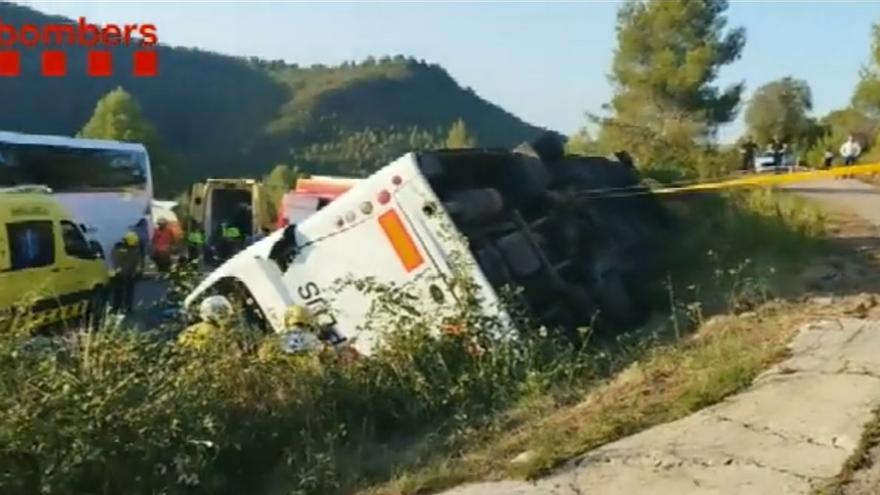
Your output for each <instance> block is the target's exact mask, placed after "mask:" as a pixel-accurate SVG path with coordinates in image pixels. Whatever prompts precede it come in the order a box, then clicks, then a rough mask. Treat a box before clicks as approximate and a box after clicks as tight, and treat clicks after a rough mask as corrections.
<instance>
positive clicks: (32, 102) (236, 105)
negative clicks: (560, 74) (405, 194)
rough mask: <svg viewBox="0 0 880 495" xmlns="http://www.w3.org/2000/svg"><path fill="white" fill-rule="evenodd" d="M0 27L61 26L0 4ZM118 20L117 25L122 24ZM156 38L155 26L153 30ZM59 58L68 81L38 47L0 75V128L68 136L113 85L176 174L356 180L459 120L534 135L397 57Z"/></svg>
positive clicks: (177, 52) (433, 71)
mask: <svg viewBox="0 0 880 495" xmlns="http://www.w3.org/2000/svg"><path fill="white" fill-rule="evenodd" d="M0 19H2V21H3V23H4V24H12V25H15V26H21V25H22V24H37V25H40V24H44V23H47V22H55V23H57V22H64V21H65V20H64V19H61V18H58V17H54V16H48V15H45V14H42V13H40V12H37V11H35V10H32V9H30V8H27V7H22V6H18V5H14V4H10V3H0ZM125 21H126V20H125V19H121V20H120V22H121V23H124V22H125ZM157 32H158V35H159V39H160V42H161V39H162V26H158V30H157ZM66 50H67V51H68V75H67V76H65V77H59V78H52V77H44V76H42V75H40V49H39V48H33V49H26V48H22V49H21V52H22V74H21V75H20V76H18V77H6V78H0V129H3V130H11V131H19V132H32V133H53V134H68V135H69V134H74V133H76V132H77V131H78V130H79V129H80V128H81V127H82V126H83V124H84V123H85V122H86V121H87V120H88V119H89V117H90V115H91V113H92V111H93V110H94V107H95V103H96V102H97V100H98V99H99V98H100V97H101V96H103V95H104V94H106V93H107V92H108V91H110V90H112V89H113V88H115V87H117V86H122V87H123V88H124V89H125V90H126V91H128V92H129V93H131V94H132V95H134V97H135V98H136V99H137V101H138V102H139V103H140V104H141V106H142V108H143V113H144V115H145V116H146V117H147V119H149V120H150V121H151V122H152V123H153V124H154V125H155V126H156V127H157V129H158V131H159V134H160V136H161V138H162V141H163V142H164V144H165V146H166V147H167V148H168V149H169V150H171V151H173V152H174V153H177V154H178V155H179V156H181V158H182V163H183V165H182V167H183V168H184V170H182V171H181V172H183V173H182V174H181V176H185V178H186V179H188V180H189V179H196V178H201V177H205V176H210V175H231V174H237V175H252V176H257V175H262V174H263V173H265V172H266V171H268V169H269V168H271V166H272V165H274V164H276V163H282V162H283V163H288V164H291V165H296V166H298V167H300V168H303V169H305V170H311V171H317V172H320V173H357V172H362V171H365V170H369V169H372V168H375V167H377V166H379V165H381V162H382V161H384V160H386V159H387V158H390V157H393V156H396V155H397V154H399V153H400V152H401V151H404V150H406V149H409V148H419V147H425V146H434V145H439V144H440V143H441V142H442V140H443V138H444V137H445V135H446V132H447V130H448V129H449V127H450V126H451V124H452V123H453V122H454V121H455V120H457V119H459V118H461V119H463V120H464V121H465V123H466V124H467V127H468V129H469V130H470V131H471V132H472V133H473V134H474V135H475V136H476V138H477V140H478V143H479V144H480V145H484V146H510V145H513V144H516V143H518V142H520V141H522V140H524V139H528V138H530V137H532V136H534V135H535V134H536V133H537V132H538V129H536V128H535V127H533V126H531V125H529V124H527V123H525V122H523V121H522V120H520V119H518V118H517V117H515V116H514V115H512V114H510V113H508V112H506V111H504V110H503V109H501V108H499V107H498V106H496V105H493V104H492V103H490V102H488V101H486V100H484V99H482V98H480V97H479V96H478V95H476V94H475V93H474V92H473V91H471V90H470V89H465V88H462V87H461V86H459V85H458V84H457V83H456V82H455V80H453V79H452V77H450V75H449V74H448V73H447V72H446V71H445V70H443V69H442V68H441V67H439V66H437V65H430V64H426V63H424V62H419V61H416V60H413V59H406V58H403V57H394V58H389V57H386V58H381V59H378V60H373V59H368V60H366V61H363V62H360V63H357V64H354V63H352V64H344V65H342V66H338V67H323V66H313V67H308V68H304V67H297V66H294V65H288V64H284V63H282V62H269V61H261V60H257V59H242V58H236V57H231V56H226V55H221V54H217V53H211V52H205V51H201V50H193V49H187V48H178V47H167V46H160V47H159V48H158V50H159V54H158V59H159V76H158V77H140V78H136V77H133V76H132V75H131V73H132V61H131V56H130V54H128V53H123V52H125V51H126V50H129V49H128V48H115V49H114V50H116V51H117V53H116V54H114V71H113V76H111V77H107V78H96V77H88V76H87V75H86V74H85V67H86V62H85V57H86V54H85V51H86V50H85V48H82V47H71V48H66Z"/></svg>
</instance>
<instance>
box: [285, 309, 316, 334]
mask: <svg viewBox="0 0 880 495" xmlns="http://www.w3.org/2000/svg"><path fill="white" fill-rule="evenodd" d="M314 319H315V318H314V316H313V315H312V312H311V311H309V308H307V307H305V306H300V305H299V304H294V305H293V306H290V307H289V308H287V311H286V312H285V313H284V326H285V327H287V328H292V327H295V326H309V325H311V324H312V323H313V322H314Z"/></svg>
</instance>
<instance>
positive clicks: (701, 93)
mask: <svg viewBox="0 0 880 495" xmlns="http://www.w3.org/2000/svg"><path fill="white" fill-rule="evenodd" d="M727 7H728V2H727V1H726V0H702V1H698V2H695V1H693V0H629V1H627V2H626V3H625V4H624V5H623V6H622V7H621V8H620V10H619V11H618V18H617V43H618V46H617V49H616V50H615V52H614V61H613V64H612V74H611V80H612V82H613V84H614V86H615V94H614V96H613V98H612V100H611V103H610V104H609V105H607V106H606V109H608V110H610V111H611V112H612V116H611V117H610V118H605V119H599V120H600V123H601V124H602V131H601V133H600V140H603V141H609V140H610V141H611V143H610V144H611V145H612V146H623V147H627V148H633V151H635V152H636V154H639V151H640V150H639V148H642V150H641V154H643V155H644V154H648V153H650V152H651V151H653V148H657V147H658V146H657V145H659V147H660V148H667V149H668V148H669V147H670V144H672V145H678V144H681V145H683V146H692V145H693V144H694V141H700V140H702V141H705V140H706V139H707V138H711V137H714V135H715V131H716V130H717V126H718V125H719V124H722V123H725V122H730V121H731V120H733V118H734V116H735V115H736V111H737V109H738V106H739V103H740V97H741V94H742V89H743V85H742V83H739V84H735V85H733V86H730V87H728V88H726V89H725V90H723V91H722V90H720V89H719V88H717V87H715V86H712V83H713V81H714V80H715V79H716V78H717V76H718V71H719V69H720V68H721V67H723V66H724V65H727V64H730V63H731V62H733V61H735V60H736V59H737V58H739V56H740V53H741V52H742V48H743V45H744V43H745V31H744V30H743V29H742V28H736V29H732V30H726V25H727V19H726V18H725V17H724V15H723V14H724V12H725V11H726V10H727ZM679 141H681V143H679ZM646 145H651V146H653V148H651V149H649V148H647V147H646ZM640 158H642V160H644V159H647V158H651V157H648V156H642V157H640Z"/></svg>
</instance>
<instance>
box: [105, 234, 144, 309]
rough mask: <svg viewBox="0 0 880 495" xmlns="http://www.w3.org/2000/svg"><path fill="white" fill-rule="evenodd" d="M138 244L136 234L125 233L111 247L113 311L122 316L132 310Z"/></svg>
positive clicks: (138, 256)
mask: <svg viewBox="0 0 880 495" xmlns="http://www.w3.org/2000/svg"><path fill="white" fill-rule="evenodd" d="M140 255H141V250H140V242H139V239H138V235H137V233H136V232H133V231H129V232H126V233H125V235H124V236H123V237H122V240H121V241H119V242H117V243H116V245H114V246H113V252H112V260H113V268H114V269H113V280H112V282H111V284H112V286H113V309H114V310H115V311H118V312H121V313H123V314H129V313H131V311H132V309H133V308H134V290H135V286H136V282H137V271H138V264H139V263H140Z"/></svg>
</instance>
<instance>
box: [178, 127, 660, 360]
mask: <svg viewBox="0 0 880 495" xmlns="http://www.w3.org/2000/svg"><path fill="white" fill-rule="evenodd" d="M555 136H556V135H553V134H548V135H545V136H542V137H541V138H540V139H538V140H536V141H535V142H533V143H524V144H523V145H521V146H520V147H518V148H517V149H515V150H504V149H463V150H434V151H425V152H418V153H416V152H411V153H407V154H405V155H404V156H402V157H400V158H398V159H397V160H395V161H393V162H392V163H390V164H389V165H387V166H385V167H384V168H382V169H380V170H379V171H377V172H375V173H374V174H372V175H371V176H369V177H367V178H365V179H362V180H360V181H358V182H357V183H355V184H353V185H352V186H351V187H350V188H349V189H348V190H347V191H346V192H345V193H344V194H342V195H340V196H339V197H337V198H336V199H335V200H333V201H331V202H329V203H328V204H327V205H326V206H324V207H323V208H321V209H320V211H317V212H315V213H314V214H312V215H310V216H308V217H307V218H305V219H304V220H303V221H302V222H300V223H297V224H291V225H288V226H286V227H285V228H283V229H279V230H276V231H275V232H273V233H272V234H270V235H269V236H267V237H266V238H264V239H263V240H261V241H259V242H256V243H254V244H253V245H251V246H249V247H248V248H246V249H245V250H244V251H242V252H240V253H239V254H238V255H236V256H234V257H232V258H231V259H229V260H228V261H227V262H226V263H224V264H223V265H221V266H220V267H219V268H217V269H216V270H215V271H213V272H211V273H210V274H208V275H207V277H206V278H205V279H204V280H203V281H202V282H201V283H200V284H199V285H198V286H197V287H196V288H195V289H194V290H193V291H192V292H191V293H190V294H189V295H188V296H187V298H186V299H185V301H184V306H185V307H192V306H193V305H195V304H197V303H198V301H200V300H201V299H202V298H204V297H206V296H207V295H211V294H216V293H221V294H231V293H239V294H242V293H243V294H244V296H245V297H244V298H245V300H246V301H248V302H249V305H248V308H249V310H248V311H249V314H251V313H252V316H253V319H255V320H259V321H262V322H264V323H265V327H266V328H267V329H269V330H271V331H275V332H285V331H286V330H287V329H286V328H285V321H284V320H285V318H284V315H285V313H286V311H287V309H288V308H290V307H291V306H293V305H299V306H305V307H307V308H309V309H311V310H312V313H313V314H315V315H316V316H317V319H318V322H319V326H320V328H321V329H324V330H326V329H331V330H332V332H328V335H332V336H333V337H332V339H331V342H330V343H331V344H333V345H335V346H340V347H344V348H347V349H353V350H354V351H356V352H357V353H358V354H361V355H370V354H372V353H373V352H374V350H375V349H376V346H377V345H378V344H379V343H381V342H382V341H383V332H384V331H386V329H387V328H388V327H393V326H394V325H393V323H392V324H389V325H386V326H385V327H386V329H378V331H377V329H376V328H372V327H373V325H371V324H370V320H371V315H372V314H374V313H373V310H374V309H375V304H376V302H377V300H378V299H379V294H378V293H377V292H376V291H371V290H370V289H369V288H367V289H365V287H368V286H369V287H393V288H395V290H399V291H401V292H402V293H406V294H407V295H408V296H410V297H411V300H412V302H413V307H414V308H415V310H414V311H416V312H417V313H418V314H421V315H440V314H444V313H449V311H450V309H451V308H455V307H458V306H459V305H461V304H465V303H466V302H468V303H470V302H473V301H478V304H479V307H480V308H482V311H483V312H484V313H485V316H486V317H487V318H490V319H492V320H493V321H495V322H497V323H496V324H494V327H493V328H494V330H493V331H495V332H497V334H498V335H515V334H516V333H517V332H518V331H519V330H521V329H519V328H517V325H516V324H514V320H515V318H514V315H517V317H516V320H517V321H519V316H518V315H519V314H520V310H523V311H525V312H526V314H528V315H529V318H530V319H531V320H532V321H534V322H535V323H536V324H540V325H545V326H547V327H548V328H554V329H556V328H558V329H559V330H560V331H561V332H562V334H563V335H564V336H565V337H567V338H570V339H571V340H572V341H573V342H575V343H578V338H579V337H578V336H579V335H580V333H579V329H580V328H581V327H586V326H591V325H593V323H595V322H596V321H597V320H599V321H605V322H607V323H608V324H609V325H608V326H609V328H614V329H618V330H620V329H625V328H627V327H631V326H632V325H635V324H638V323H639V322H641V321H644V319H645V318H646V317H647V315H648V313H649V311H650V308H648V307H647V302H648V298H647V294H646V289H647V288H648V287H650V286H651V285H652V284H651V281H652V280H653V279H655V278H657V277H656V275H657V274H658V272H657V271H656V270H654V271H652V270H651V269H650V268H651V267H652V266H653V263H654V261H655V259H654V257H653V254H655V253H656V252H657V249H656V246H655V244H654V241H657V240H659V239H660V238H662V237H663V235H664V234H665V232H663V229H664V228H665V227H664V225H665V224H664V219H665V213H664V211H663V209H662V208H661V207H660V205H659V203H658V202H657V200H656V198H654V197H653V196H652V195H650V194H645V195H632V196H628V197H624V198H617V199H609V200H598V199H595V197H594V195H590V194H584V192H589V191H590V190H600V189H608V188H611V189H613V188H628V187H629V188H631V187H637V186H638V185H639V184H640V178H639V177H638V174H637V173H636V172H635V169H634V168H633V167H632V166H631V164H628V163H622V162H620V161H615V160H612V159H609V158H604V157H586V158H584V157H570V156H565V155H564V152H563V148H562V146H563V143H562V142H561V141H559V140H558V139H556V137H555ZM462 275H465V278H466V279H467V287H468V290H467V291H465V290H463V288H464V287H465V286H464V285H462V284H461V283H460V281H461V280H462ZM652 277H653V278H652ZM365 282H369V284H365ZM508 289H516V290H512V291H510V292H511V293H512V294H513V295H511V296H509V297H508V296H507V294H508ZM501 294H505V296H504V297H501ZM466 300H467V301H466Z"/></svg>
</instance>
